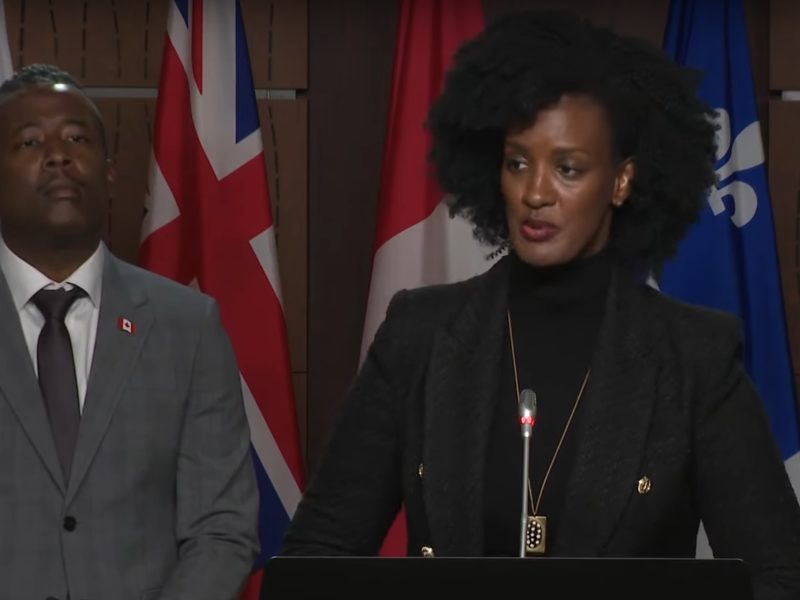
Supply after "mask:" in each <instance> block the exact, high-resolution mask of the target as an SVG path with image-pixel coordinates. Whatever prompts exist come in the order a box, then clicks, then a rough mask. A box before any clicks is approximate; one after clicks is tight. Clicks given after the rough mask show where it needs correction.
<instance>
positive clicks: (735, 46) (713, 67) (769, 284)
mask: <svg viewBox="0 0 800 600" xmlns="http://www.w3.org/2000/svg"><path fill="white" fill-rule="evenodd" d="M664 49H665V50H666V52H667V53H669V54H670V55H671V56H672V57H673V58H674V59H675V60H676V61H677V62H679V63H681V64H684V65H688V66H691V67H694V68H696V69H700V70H701V71H702V72H703V77H704V79H703V83H702V85H701V87H700V90H699V93H700V96H701V97H702V98H703V99H704V100H705V101H706V102H708V104H709V105H710V106H711V107H712V108H714V109H715V110H716V111H717V113H718V114H717V121H718V124H719V126H720V129H719V130H718V132H717V145H718V149H717V164H716V171H717V176H718V179H719V181H718V183H717V185H716V186H715V187H713V188H712V189H711V190H710V191H709V194H708V197H707V200H708V202H707V204H706V206H705V207H704V209H703V212H702V215H701V217H700V220H699V222H698V223H697V224H696V225H695V226H694V227H693V228H692V230H691V231H690V233H689V235H688V236H687V237H686V239H685V240H684V241H683V243H682V244H681V247H680V249H679V252H678V255H677V256H676V258H675V259H674V260H673V261H671V262H669V263H668V264H667V265H666V266H665V268H664V271H663V274H662V276H661V277H660V280H659V287H660V288H661V290H662V291H664V292H666V293H668V294H670V295H673V296H676V297H678V298H681V299H683V300H686V301H688V302H693V303H696V304H703V305H706V306H711V307H714V308H719V309H723V310H727V311H730V312H733V313H735V314H737V315H738V316H739V317H740V318H741V320H742V323H743V325H744V334H745V357H744V358H745V366H746V368H747V370H748V372H749V373H750V375H751V377H752V378H753V380H754V382H755V384H756V387H757V388H758V390H759V392H760V393H761V396H762V398H763V400H764V403H765V405H766V409H767V413H768V415H769V418H770V420H771V422H772V427H773V431H774V433H775V437H776V439H777V441H778V445H779V446H780V449H781V452H782V453H783V458H784V460H787V461H788V460H790V459H792V457H794V460H792V461H791V462H792V469H790V474H791V471H792V470H795V471H798V472H800V468H799V465H798V461H800V454H798V452H800V421H798V414H797V404H796V401H795V390H794V379H793V373H792V363H791V358H790V354H789V341H788V336H787V332H786V319H785V314H784V305H783V297H782V295H781V281H780V271H779V268H778V257H777V251H776V244H775V229H774V226H773V220H772V206H771V203H770V197H769V189H768V186H767V173H766V168H765V166H764V151H763V145H762V141H761V130H760V128H759V123H758V115H757V114H756V102H755V92H754V88H753V76H752V72H751V67H750V51H749V48H748V42H747V29H746V23H745V15H744V7H743V5H742V2H741V0H673V1H672V5H671V7H670V13H669V19H668V23H667V30H666V34H665V39H664ZM787 466H789V465H787ZM798 483H799V482H798V481H796V480H795V481H794V484H795V489H797V485H798Z"/></svg>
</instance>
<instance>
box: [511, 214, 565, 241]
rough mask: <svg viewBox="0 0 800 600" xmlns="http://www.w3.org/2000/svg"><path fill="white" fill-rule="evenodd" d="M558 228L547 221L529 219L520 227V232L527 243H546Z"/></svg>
mask: <svg viewBox="0 0 800 600" xmlns="http://www.w3.org/2000/svg"><path fill="white" fill-rule="evenodd" d="M558 231H559V228H558V227H557V226H556V225H554V224H553V223H550V222H548V221H539V220H535V219H529V220H527V221H524V222H523V223H522V225H521V226H520V232H521V233H522V237H524V238H525V239H526V240H528V241H529V242H546V241H547V240H549V239H552V238H553V237H555V235H556V234H557V233H558Z"/></svg>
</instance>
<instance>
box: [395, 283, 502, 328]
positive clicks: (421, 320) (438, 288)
mask: <svg viewBox="0 0 800 600" xmlns="http://www.w3.org/2000/svg"><path fill="white" fill-rule="evenodd" d="M487 277H489V273H488V272H487V273H482V274H480V275H475V276H474V277H471V278H469V279H465V280H463V281H458V282H455V283H443V284H436V285H426V286H421V287H417V288H412V289H404V290H400V291H398V292H397V293H395V294H394V296H393V297H392V300H391V302H390V303H389V308H388V309H387V311H386V313H387V318H388V317H392V318H394V319H398V320H408V321H410V322H413V323H414V324H415V325H414V328H415V329H422V330H430V328H432V327H434V326H436V325H442V324H445V323H447V322H448V321H449V320H451V319H452V318H453V317H454V316H455V315H456V314H457V313H458V312H459V310H460V309H461V308H462V307H463V306H464V304H465V302H467V301H468V300H469V299H470V298H472V297H473V296H474V294H475V293H476V292H477V291H478V290H479V289H480V288H481V287H482V283H483V281H484V280H485V279H486V278H487Z"/></svg>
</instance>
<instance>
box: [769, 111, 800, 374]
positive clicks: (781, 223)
mask: <svg viewBox="0 0 800 600" xmlns="http://www.w3.org/2000/svg"><path fill="white" fill-rule="evenodd" d="M769 110H770V136H769V140H770V143H769V147H770V156H771V157H772V158H771V162H770V168H769V187H770V192H771V195H772V209H773V212H774V218H775V235H776V237H777V242H778V257H779V259H780V265H781V279H782V282H783V292H784V299H785V304H786V323H787V326H788V331H789V338H790V342H791V347H792V356H793V358H794V372H795V376H796V378H797V381H798V383H800V160H798V158H797V157H798V153H797V140H798V139H800V102H781V101H779V100H775V101H773V102H770V105H769ZM797 389H798V390H800V386H798V388H797Z"/></svg>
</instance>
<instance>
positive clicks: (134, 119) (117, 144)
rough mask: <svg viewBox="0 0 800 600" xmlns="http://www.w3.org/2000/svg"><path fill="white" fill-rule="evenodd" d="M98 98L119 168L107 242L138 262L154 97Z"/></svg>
mask: <svg viewBox="0 0 800 600" xmlns="http://www.w3.org/2000/svg"><path fill="white" fill-rule="evenodd" d="M95 102H96V103H97V105H98V108H100V112H101V113H102V114H103V121H104V122H105V125H106V138H107V140H108V151H109V155H110V157H111V159H112V160H113V161H114V169H115V172H116V180H115V184H114V186H113V189H112V196H111V213H110V215H109V220H108V228H107V232H106V243H107V244H108V247H109V248H110V249H111V251H112V252H113V253H114V254H116V255H117V256H119V257H120V258H122V259H123V260H126V261H128V262H131V263H134V264H135V263H136V261H137V258H138V256H139V232H140V228H141V223H142V217H143V216H144V195H145V190H146V189H147V172H148V169H149V164H150V148H151V147H152V128H153V125H152V120H153V115H154V111H155V100H154V99H149V98H147V99H146V98H98V99H96V100H95Z"/></svg>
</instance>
